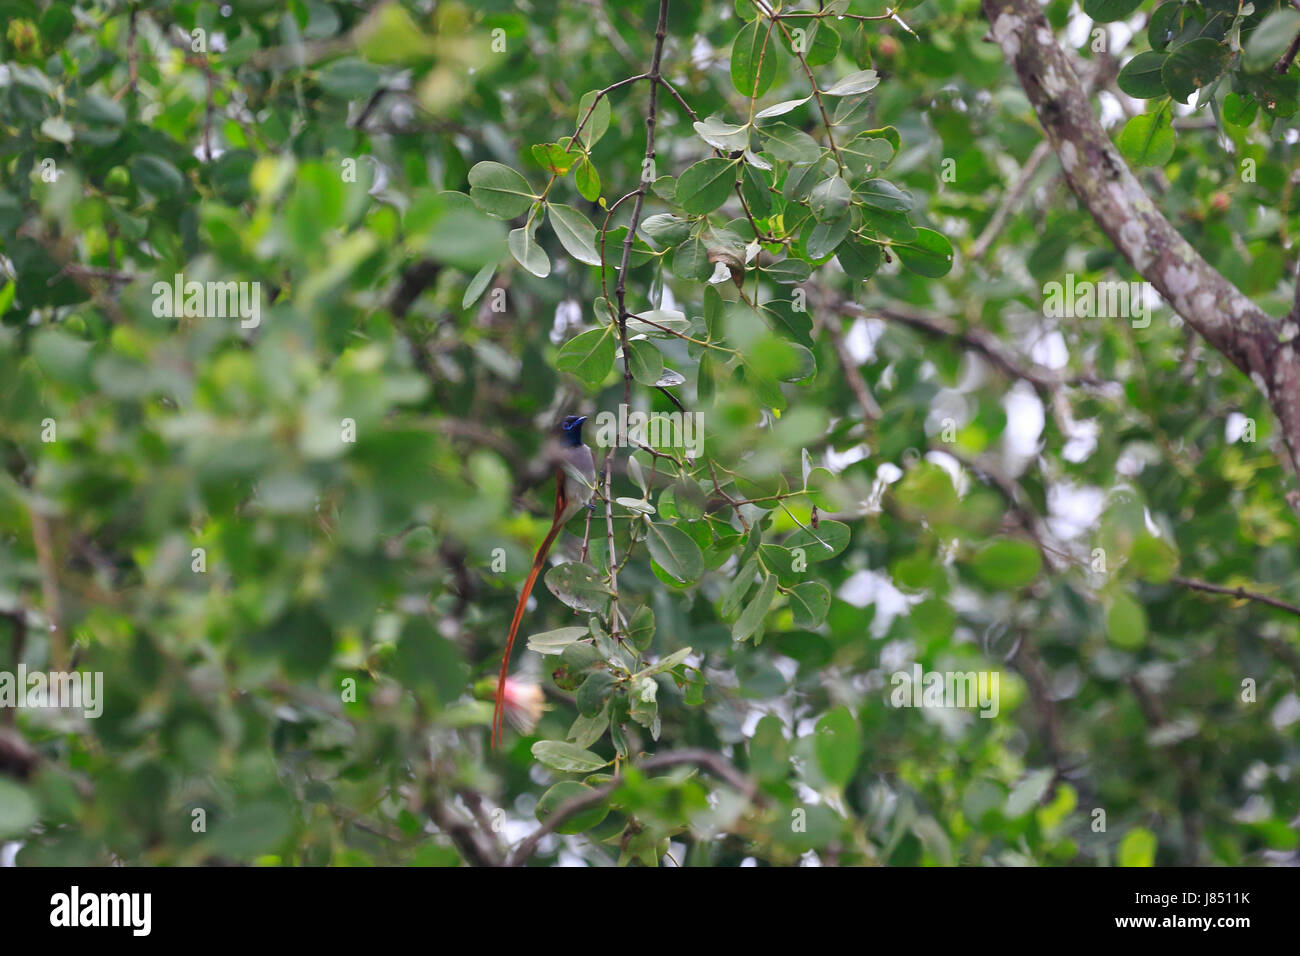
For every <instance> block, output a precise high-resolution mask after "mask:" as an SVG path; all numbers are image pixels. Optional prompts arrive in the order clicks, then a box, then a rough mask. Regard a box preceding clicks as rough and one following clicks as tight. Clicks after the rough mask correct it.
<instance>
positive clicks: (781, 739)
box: [749, 714, 790, 782]
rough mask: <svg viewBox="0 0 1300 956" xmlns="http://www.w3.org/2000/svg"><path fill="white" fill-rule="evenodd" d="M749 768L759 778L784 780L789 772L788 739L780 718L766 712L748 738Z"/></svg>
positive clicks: (767, 780) (766, 780)
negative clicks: (752, 734)
mask: <svg viewBox="0 0 1300 956" xmlns="http://www.w3.org/2000/svg"><path fill="white" fill-rule="evenodd" d="M749 768H750V770H752V771H753V773H754V776H756V777H757V778H758V779H759V780H762V781H765V782H771V781H776V780H784V779H785V778H786V777H787V776H788V775H789V773H790V741H789V740H787V739H786V736H785V728H784V727H783V726H782V725H781V718H779V717H777V716H775V715H774V714H768V715H767V716H766V717H764V718H763V719H762V720H760V721H759V722H758V726H756V727H755V728H754V736H753V737H751V738H750V740H749Z"/></svg>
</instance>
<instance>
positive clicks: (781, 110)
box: [754, 94, 812, 120]
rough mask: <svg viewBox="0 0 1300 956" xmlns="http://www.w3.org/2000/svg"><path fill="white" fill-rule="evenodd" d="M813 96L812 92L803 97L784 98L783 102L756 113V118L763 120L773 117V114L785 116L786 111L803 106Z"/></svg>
mask: <svg viewBox="0 0 1300 956" xmlns="http://www.w3.org/2000/svg"><path fill="white" fill-rule="evenodd" d="M811 98H812V94H809V95H808V96H805V97H803V99H798V100H783V101H782V102H780V103H776V104H774V105H772V106H769V107H767V108H766V109H761V110H759V111H758V112H757V113H755V114H754V119H756V120H762V119H771V118H772V117H773V116H784V115H785V114H786V113H789V112H791V111H792V110H795V109H798V108H799V107H800V106H803V104H805V103H807V102H808V100H810V99H811Z"/></svg>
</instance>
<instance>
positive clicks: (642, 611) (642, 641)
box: [627, 604, 655, 651]
mask: <svg viewBox="0 0 1300 956" xmlns="http://www.w3.org/2000/svg"><path fill="white" fill-rule="evenodd" d="M627 636H628V639H629V640H630V641H631V642H632V644H633V645H634V646H635V647H636V649H637V650H639V651H647V650H649V649H650V642H651V641H653V640H654V636H655V612H654V611H653V610H651V609H650V605H648V604H643V605H641V606H640V607H639V608H637V609H636V613H634V614H633V615H632V619H631V620H630V621H628V624H627Z"/></svg>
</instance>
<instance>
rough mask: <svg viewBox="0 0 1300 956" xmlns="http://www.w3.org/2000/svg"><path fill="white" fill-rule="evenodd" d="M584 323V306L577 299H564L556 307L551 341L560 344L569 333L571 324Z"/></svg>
mask: <svg viewBox="0 0 1300 956" xmlns="http://www.w3.org/2000/svg"><path fill="white" fill-rule="evenodd" d="M581 324H582V306H580V305H578V300H577V299H562V300H561V301H560V303H559V304H558V305H557V306H556V307H555V320H554V321H553V322H552V323H551V335H550V338H551V343H552V344H554V345H559V344H560V343H561V342H563V341H564V340H565V339H566V338H568V336H567V335H565V332H566V331H567V330H568V329H569V327H570V326H576V325H581Z"/></svg>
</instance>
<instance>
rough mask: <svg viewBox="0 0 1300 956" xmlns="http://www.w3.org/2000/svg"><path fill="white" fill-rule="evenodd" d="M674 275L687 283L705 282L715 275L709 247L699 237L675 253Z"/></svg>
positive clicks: (683, 245)
mask: <svg viewBox="0 0 1300 956" xmlns="http://www.w3.org/2000/svg"><path fill="white" fill-rule="evenodd" d="M673 275H675V276H677V278H679V279H684V280H686V281H687V282H705V281H707V280H708V278H709V276H711V275H713V263H712V262H710V261H709V247H708V246H707V245H705V243H704V240H703V239H700V238H699V237H696V238H693V239H688V240H686V241H685V242H683V243H682V244H681V245H680V246H678V247H677V249H676V250H675V251H674V252H673Z"/></svg>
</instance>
